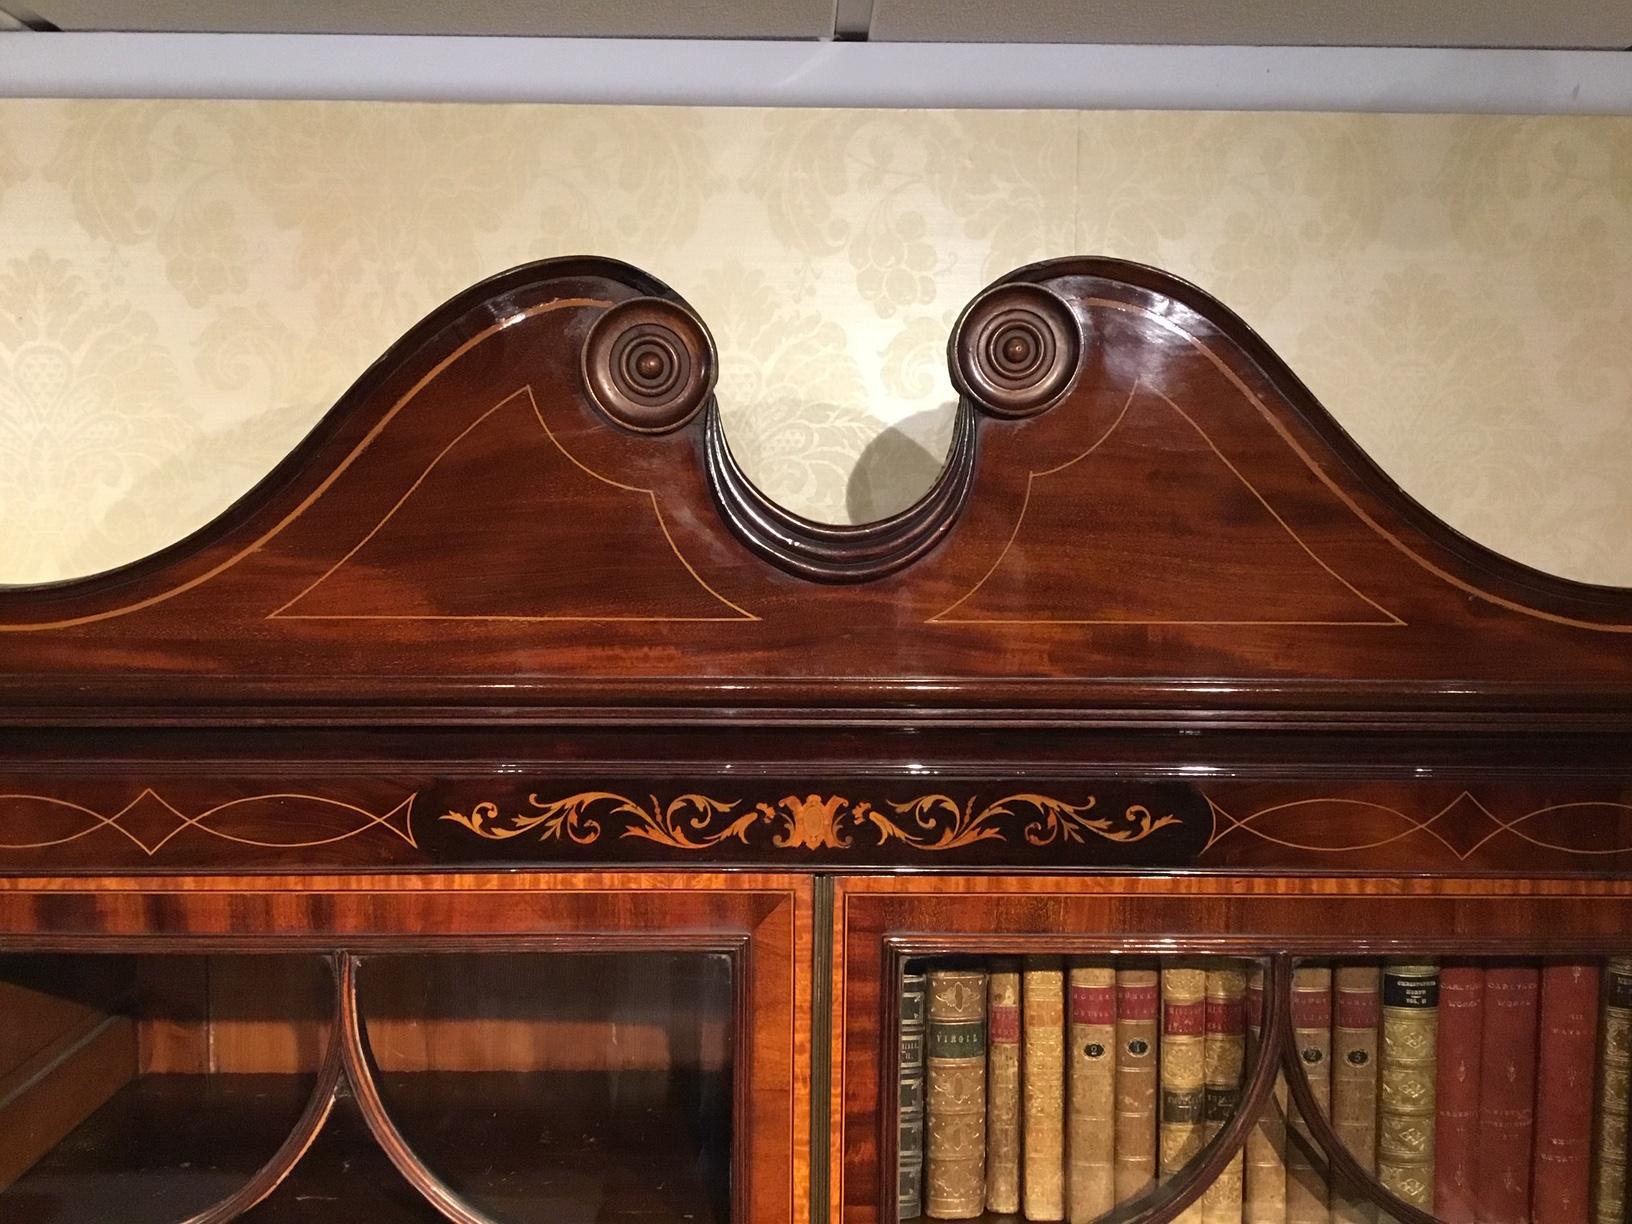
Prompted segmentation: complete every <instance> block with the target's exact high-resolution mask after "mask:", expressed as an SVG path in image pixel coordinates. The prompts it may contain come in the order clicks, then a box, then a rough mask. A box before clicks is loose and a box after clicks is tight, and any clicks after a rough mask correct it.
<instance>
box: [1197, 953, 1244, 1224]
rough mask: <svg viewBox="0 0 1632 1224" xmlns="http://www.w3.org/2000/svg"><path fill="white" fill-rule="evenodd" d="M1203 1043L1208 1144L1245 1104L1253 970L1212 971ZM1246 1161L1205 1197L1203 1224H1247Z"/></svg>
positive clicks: (1228, 963) (1227, 963)
mask: <svg viewBox="0 0 1632 1224" xmlns="http://www.w3.org/2000/svg"><path fill="white" fill-rule="evenodd" d="M1204 1026H1205V1030H1206V1031H1205V1034H1204V1037H1203V1043H1202V1078H1203V1080H1204V1081H1205V1084H1206V1088H1205V1091H1206V1099H1205V1104H1204V1109H1205V1117H1204V1121H1203V1130H1202V1134H1203V1139H1204V1140H1205V1141H1209V1142H1210V1141H1211V1140H1212V1138H1213V1136H1214V1135H1216V1134H1218V1132H1219V1131H1221V1130H1223V1129H1224V1127H1225V1125H1226V1124H1227V1123H1228V1122H1229V1120H1230V1119H1231V1118H1232V1117H1234V1116H1235V1111H1236V1108H1237V1107H1238V1106H1239V1105H1240V1104H1241V1073H1242V1069H1243V1068H1244V1067H1245V1066H1246V1058H1247V970H1246V966H1245V965H1244V964H1243V963H1242V962H1240V961H1237V960H1225V959H1223V958H1220V959H1217V960H1213V961H1209V962H1208V965H1207V1001H1206V1012H1205V1016H1204ZM1242 1170H1243V1156H1242V1154H1241V1153H1240V1152H1237V1153H1236V1154H1235V1156H1234V1157H1233V1158H1232V1159H1231V1160H1230V1163H1229V1164H1227V1165H1225V1166H1224V1169H1223V1171H1222V1172H1221V1173H1220V1174H1219V1175H1218V1176H1217V1177H1215V1178H1214V1179H1213V1181H1212V1183H1211V1184H1210V1185H1209V1186H1208V1187H1207V1189H1206V1190H1205V1191H1203V1192H1202V1196H1201V1218H1202V1221H1203V1224H1241V1209H1242V1192H1243V1188H1244V1187H1243V1185H1242V1177H1243V1172H1242Z"/></svg>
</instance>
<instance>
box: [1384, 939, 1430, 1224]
mask: <svg viewBox="0 0 1632 1224" xmlns="http://www.w3.org/2000/svg"><path fill="white" fill-rule="evenodd" d="M1382 993H1383V1016H1382V1037H1381V1040H1380V1042H1379V1043H1378V1055H1377V1063H1378V1084H1377V1177H1378V1180H1380V1181H1381V1182H1382V1183H1383V1185H1385V1186H1386V1187H1388V1189H1390V1190H1392V1191H1393V1192H1394V1193H1395V1194H1397V1195H1399V1196H1400V1198H1402V1199H1404V1200H1405V1201H1406V1202H1407V1203H1410V1204H1411V1205H1412V1206H1414V1207H1422V1208H1424V1209H1427V1210H1432V1208H1433V1205H1434V1102H1435V1091H1434V1086H1435V1080H1436V1078H1437V1076H1438V1070H1439V1067H1438V1059H1437V1045H1438V1040H1439V966H1438V965H1437V964H1434V963H1433V962H1431V961H1389V962H1387V963H1385V964H1384V965H1383V986H1382Z"/></svg>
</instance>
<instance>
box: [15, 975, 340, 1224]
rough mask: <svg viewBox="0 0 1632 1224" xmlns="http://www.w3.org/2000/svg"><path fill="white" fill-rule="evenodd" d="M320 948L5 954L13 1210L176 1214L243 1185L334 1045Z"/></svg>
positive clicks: (76, 1222)
mask: <svg viewBox="0 0 1632 1224" xmlns="http://www.w3.org/2000/svg"><path fill="white" fill-rule="evenodd" d="M332 999H333V979H332V976H331V974H330V972H329V968H328V965H327V964H326V962H325V961H324V960H323V959H322V958H321V957H295V956H169V955H165V956H103V955H33V954H28V955H15V956H4V957H0V1062H3V1063H4V1072H3V1073H4V1080H5V1088H4V1091H3V1092H0V1128H3V1131H4V1136H5V1142H4V1143H3V1144H0V1186H3V1189H0V1219H6V1220H27V1221H30V1224H107V1222H108V1221H110V1220H118V1221H120V1222H121V1224H169V1222H171V1221H177V1220H182V1219H185V1218H187V1217H189V1216H191V1215H194V1214H196V1213H197V1212H200V1211H202V1210H204V1209H206V1208H208V1207H211V1206H213V1205H215V1204H216V1203H218V1202H220V1201H221V1200H223V1199H225V1198H227V1197H228V1196H230V1195H231V1194H233V1193H235V1192H236V1191H238V1190H239V1189H241V1188H242V1187H243V1186H244V1184H245V1183H246V1182H248V1181H249V1180H250V1178H251V1177H253V1176H254V1174H255V1173H256V1172H258V1171H259V1170H260V1169H261V1168H262V1167H263V1166H264V1165H265V1164H266V1162H267V1161H268V1160H270V1159H271V1157H272V1156H273V1154H274V1153H275V1152H276V1151H277V1149H278V1148H279V1146H280V1145H281V1144H282V1143H283V1141H284V1139H285V1138H286V1137H287V1136H288V1135H289V1133H290V1132H291V1131H292V1130H293V1129H294V1128H295V1125H296V1123H297V1122H298V1121H299V1119H300V1116H301V1114H302V1113H303V1112H304V1110H305V1108H306V1105H307V1102H308V1101H309V1099H310V1097H311V1094H312V1090H313V1088H314V1086H315V1083H316V1078H317V1070H318V1068H319V1066H320V1065H321V1063H322V1061H323V1057H324V1054H325V1051H326V1050H327V1047H328V1041H329V1030H330V1016H331V1014H332V1009H333V1003H332Z"/></svg>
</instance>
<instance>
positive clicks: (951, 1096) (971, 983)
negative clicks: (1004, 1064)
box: [924, 969, 986, 1220]
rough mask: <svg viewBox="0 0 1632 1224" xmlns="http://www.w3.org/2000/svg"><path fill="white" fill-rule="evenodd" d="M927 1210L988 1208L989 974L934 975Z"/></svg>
mask: <svg viewBox="0 0 1632 1224" xmlns="http://www.w3.org/2000/svg"><path fill="white" fill-rule="evenodd" d="M928 1011H929V1048H928V1057H927V1059H926V1060H925V1061H926V1064H927V1070H928V1093H927V1097H926V1100H925V1104H924V1115H925V1119H926V1122H927V1134H926V1136H925V1138H926V1150H925V1156H924V1210H925V1213H926V1214H927V1215H931V1216H935V1217H936V1218H938V1219H943V1220H965V1219H969V1218H971V1217H973V1216H978V1215H979V1214H980V1212H981V1208H982V1207H983V1206H984V1205H985V1201H986V973H985V971H984V970H980V969H931V970H930V971H929V1008H928Z"/></svg>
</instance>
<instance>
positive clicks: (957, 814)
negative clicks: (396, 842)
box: [442, 791, 1183, 852]
mask: <svg viewBox="0 0 1632 1224" xmlns="http://www.w3.org/2000/svg"><path fill="white" fill-rule="evenodd" d="M528 803H529V805H530V806H531V807H532V809H533V810H532V811H530V812H517V813H513V814H506V813H504V812H503V811H501V809H500V808H499V806H498V805H497V804H496V803H492V802H487V801H484V802H481V803H477V804H476V805H474V806H473V807H471V809H470V810H469V811H468V812H464V811H449V812H447V813H445V814H444V815H443V816H442V819H443V820H447V821H452V822H453V823H454V824H457V825H461V826H463V827H464V828H466V829H469V830H470V831H471V832H472V833H475V834H476V835H477V836H479V837H484V838H489V839H491V840H495V841H506V840H509V839H510V838H513V837H519V836H521V835H523V834H525V833H533V834H536V836H537V837H538V840H540V841H546V842H547V841H565V842H572V843H576V844H578V845H581V846H587V845H591V844H593V843H595V842H598V841H600V840H601V839H602V837H603V836H616V837H620V838H640V839H645V840H647V841H652V842H656V843H658V844H659V845H663V846H668V847H670V848H672V849H676V850H694V851H696V850H709V849H712V848H714V847H716V846H719V845H721V844H722V843H726V842H738V843H740V844H742V845H744V846H759V847H760V848H766V847H769V848H773V849H776V850H848V849H851V848H852V847H857V846H867V845H870V846H875V847H882V846H886V845H889V844H890V843H892V842H893V843H898V844H900V845H901V846H903V847H907V848H910V849H913V850H922V851H929V852H934V851H944V850H960V849H964V848H967V847H969V846H972V845H974V844H975V843H977V842H987V841H990V842H996V843H1011V842H1012V843H1023V844H1025V845H1030V846H1049V845H1054V844H1056V843H1059V844H1067V843H1079V844H1080V843H1083V842H1085V841H1087V840H1089V839H1092V838H1099V839H1102V840H1104V841H1107V842H1113V843H1124V844H1125V843H1132V842H1141V841H1144V840H1145V839H1146V838H1148V837H1150V836H1151V835H1152V834H1154V833H1156V832H1158V831H1159V830H1161V829H1165V828H1168V827H1169V826H1174V825H1179V824H1181V823H1183V822H1182V820H1181V819H1180V817H1178V816H1175V815H1172V814H1166V815H1157V814H1155V813H1153V812H1152V811H1151V810H1150V809H1149V808H1148V807H1145V806H1143V805H1141V804H1128V805H1126V806H1125V807H1124V808H1123V810H1121V811H1119V812H1118V811H1115V810H1114V809H1113V810H1111V811H1109V812H1107V813H1105V814H1100V812H1099V807H1098V800H1097V799H1096V798H1095V797H1094V796H1093V795H1088V796H1086V797H1085V798H1084V799H1083V800H1082V801H1081V802H1079V803H1070V802H1067V801H1065V800H1062V799H1056V798H1053V797H1052V796H1049V795H1041V794H1028V793H1023V792H1022V793H1017V794H1012V795H1006V796H1004V797H1003V798H1001V799H996V800H992V801H990V802H981V801H979V800H978V799H975V798H970V799H967V800H965V801H963V802H961V803H960V802H959V801H958V800H956V799H954V798H953V797H952V796H950V795H944V794H926V795H920V796H918V797H916V798H913V799H910V800H906V801H903V802H885V803H874V802H871V801H869V800H865V799H859V800H852V799H850V798H847V797H846V796H843V795H819V794H814V793H811V794H806V795H798V794H789V795H784V796H783V797H782V798H780V799H777V800H774V801H763V802H758V803H754V804H752V805H751V806H750V805H748V804H746V803H745V802H743V801H740V800H723V799H716V798H712V797H710V796H708V795H702V794H696V793H687V794H683V795H678V796H676V797H675V798H673V799H671V800H669V801H668V802H667V803H665V802H662V801H660V800H659V799H658V798H657V796H655V795H653V796H650V797H649V798H648V799H646V800H645V801H642V800H638V799H632V798H630V797H629V796H627V795H620V794H617V793H615V792H611V791H583V792H580V793H578V794H575V795H568V796H567V797H565V798H562V799H543V798H540V797H539V796H538V795H536V794H533V795H529V796H528ZM620 826H621V827H620ZM858 838H860V839H861V840H860V841H858Z"/></svg>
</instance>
